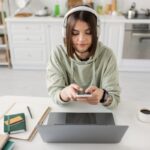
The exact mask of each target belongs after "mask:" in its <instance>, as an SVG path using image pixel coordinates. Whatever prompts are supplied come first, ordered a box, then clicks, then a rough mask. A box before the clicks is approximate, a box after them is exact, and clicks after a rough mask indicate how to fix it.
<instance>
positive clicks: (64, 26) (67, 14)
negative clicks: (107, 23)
mask: <svg viewBox="0 0 150 150" xmlns="http://www.w3.org/2000/svg"><path fill="white" fill-rule="evenodd" d="M78 11H88V12H90V13H92V14H93V15H95V16H96V19H97V37H99V35H100V20H99V17H98V15H97V13H96V11H95V10H94V9H92V8H90V7H87V6H77V7H75V8H72V9H71V10H70V11H68V12H67V13H66V15H65V16H64V23H63V28H62V35H63V37H64V38H65V37H66V26H67V19H68V16H69V15H71V14H73V13H74V12H78Z"/></svg>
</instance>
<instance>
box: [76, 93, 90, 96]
mask: <svg viewBox="0 0 150 150" xmlns="http://www.w3.org/2000/svg"><path fill="white" fill-rule="evenodd" d="M77 97H92V94H90V93H83V92H79V93H77Z"/></svg>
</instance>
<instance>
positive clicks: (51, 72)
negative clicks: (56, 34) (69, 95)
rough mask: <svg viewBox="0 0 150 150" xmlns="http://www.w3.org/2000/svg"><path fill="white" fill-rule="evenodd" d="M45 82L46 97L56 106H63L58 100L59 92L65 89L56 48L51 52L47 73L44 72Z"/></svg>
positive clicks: (63, 75) (59, 56)
mask: <svg viewBox="0 0 150 150" xmlns="http://www.w3.org/2000/svg"><path fill="white" fill-rule="evenodd" d="M46 81H47V89H48V95H49V96H50V98H51V100H53V101H54V102H55V103H57V104H64V103H68V102H64V101H62V100H61V99H60V96H59V95H60V92H61V90H62V89H63V88H64V87H65V71H64V70H63V64H62V62H61V55H60V53H59V51H58V48H57V49H56V50H55V51H51V53H50V57H49V61H48V65H47V72H46Z"/></svg>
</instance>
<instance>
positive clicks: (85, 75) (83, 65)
mask: <svg viewBox="0 0 150 150" xmlns="http://www.w3.org/2000/svg"><path fill="white" fill-rule="evenodd" d="M100 47H101V43H98V44H97V48H96V51H95V54H94V56H91V57H90V58H89V59H88V60H86V61H81V60H80V59H78V57H77V56H76V55H75V54H74V58H70V60H71V77H72V78H71V83H77V84H78V85H80V86H81V87H82V88H87V87H88V86H90V85H96V63H95V62H96V59H98V58H99V56H100V54H101V52H102V49H101V48H100Z"/></svg>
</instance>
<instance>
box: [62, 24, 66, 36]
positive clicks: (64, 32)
mask: <svg viewBox="0 0 150 150" xmlns="http://www.w3.org/2000/svg"><path fill="white" fill-rule="evenodd" d="M62 36H63V38H66V28H65V27H63V28H62Z"/></svg>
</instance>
